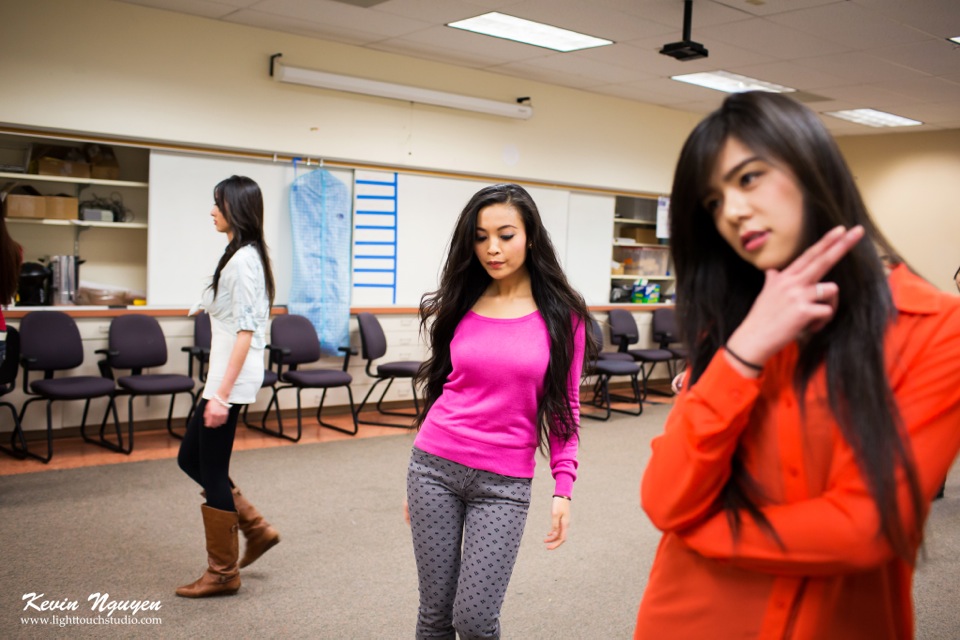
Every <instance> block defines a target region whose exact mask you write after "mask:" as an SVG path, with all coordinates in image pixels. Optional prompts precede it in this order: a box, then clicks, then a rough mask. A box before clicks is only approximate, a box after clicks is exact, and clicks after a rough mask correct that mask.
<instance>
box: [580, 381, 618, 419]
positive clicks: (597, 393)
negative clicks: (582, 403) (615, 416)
mask: <svg viewBox="0 0 960 640" xmlns="http://www.w3.org/2000/svg"><path fill="white" fill-rule="evenodd" d="M608 380H609V376H605V375H603V374H600V375H598V376H597V382H596V384H594V385H593V398H591V399H590V404H592V405H593V406H595V407H600V408H601V409H606V415H603V416H599V415H595V414H593V413H588V412H584V411H583V410H582V409H581V410H580V415H581V416H583V417H584V418H590V419H591V420H603V421H606V420H609V419H610V408H611V403H610V389H609V388H608V385H607V381H608Z"/></svg>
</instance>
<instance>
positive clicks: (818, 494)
mask: <svg viewBox="0 0 960 640" xmlns="http://www.w3.org/2000/svg"><path fill="white" fill-rule="evenodd" d="M670 225H671V246H672V251H673V257H674V262H675V265H676V274H677V305H678V317H679V318H680V321H681V326H682V331H683V333H684V335H685V336H686V337H687V339H688V341H689V343H690V344H691V346H692V348H691V354H690V363H689V365H690V366H689V367H688V371H689V374H688V376H687V379H686V380H685V381H684V384H683V389H682V390H681V392H680V394H679V396H678V397H677V400H676V404H675V406H674V408H673V410H672V412H671V414H670V417H669V418H668V420H667V423H666V426H665V430H664V433H663V434H662V435H661V436H659V437H657V438H656V439H655V440H654V441H653V444H652V448H653V452H652V456H651V459H650V462H649V464H648V466H647V469H646V471H645V473H644V477H643V483H642V487H641V498H642V502H643V507H644V509H645V511H646V512H647V514H648V515H649V517H650V519H651V520H652V521H653V523H654V524H655V525H656V526H657V527H658V528H659V529H660V530H662V531H663V537H662V539H661V542H660V546H659V548H658V550H657V556H656V558H655V560H654V564H653V568H652V570H651V574H650V579H649V581H648V584H647V587H646V589H645V592H644V596H643V600H642V602H641V604H640V610H639V613H638V616H637V626H636V631H635V638H671V639H683V638H706V637H712V638H792V639H808V638H809V639H814V638H816V639H817V640H824V639H832V638H836V639H841V638H842V639H843V640H851V639H858V638H864V639H867V638H869V639H870V640H876V639H882V638H890V639H893V638H911V637H913V606H912V601H911V579H912V575H913V568H914V564H915V561H916V557H917V550H918V547H919V545H920V543H921V540H922V532H923V523H924V520H925V518H926V515H927V512H928V509H929V505H930V501H931V499H932V498H933V496H934V494H936V492H937V490H938V488H939V487H940V483H941V482H942V480H943V478H944V477H945V475H946V473H947V470H948V469H949V467H950V465H951V463H952V462H953V460H954V457H955V456H956V454H957V451H958V450H960V429H957V426H956V425H957V424H960V298H957V297H956V296H953V295H947V294H945V293H942V292H940V291H938V290H936V289H934V288H933V287H932V286H930V285H929V284H927V283H926V282H924V281H923V280H921V279H920V278H919V277H917V276H915V275H914V274H912V273H911V272H910V271H909V269H908V268H907V267H906V265H904V264H903V262H902V260H901V259H900V258H899V257H898V256H897V255H896V253H895V252H894V251H893V249H892V247H891V246H890V245H889V244H888V243H887V241H886V240H885V239H884V238H883V236H882V234H881V233H880V231H879V229H877V227H876V225H875V224H874V223H873V221H872V220H871V219H870V217H869V214H868V213H867V211H866V208H865V206H864V204H863V201H862V199H861V197H860V194H859V192H858V191H857V188H856V186H855V184H854V180H853V177H852V176H851V174H850V171H849V169H848V168H847V166H846V164H845V163H844V161H843V158H842V156H841V155H840V152H839V150H838V149H837V147H836V144H835V143H834V141H833V139H832V138H831V136H830V134H829V133H828V132H827V131H826V129H825V128H824V126H823V125H822V123H821V122H820V121H819V119H818V117H817V116H816V114H814V113H813V112H812V111H810V110H809V109H807V108H806V107H804V106H802V105H800V104H799V103H796V102H794V101H792V100H790V99H789V98H787V97H784V96H781V95H777V94H770V93H755V92H750V93H741V94H734V95H732V96H730V97H728V98H727V99H726V101H725V102H724V104H723V106H722V107H721V108H720V109H719V110H717V111H716V112H714V113H713V114H711V115H710V116H708V117H707V118H706V119H705V120H704V121H703V122H701V123H700V124H699V125H698V126H697V128H696V129H695V130H694V132H693V133H692V134H691V135H690V137H689V139H688V140H687V142H686V144H685V145H684V148H683V151H682V153H681V156H680V160H679V163H678V166H677V171H676V174H675V177H674V183H673V193H672V196H671V221H670Z"/></svg>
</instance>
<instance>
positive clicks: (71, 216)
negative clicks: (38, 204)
mask: <svg viewBox="0 0 960 640" xmlns="http://www.w3.org/2000/svg"><path fill="white" fill-rule="evenodd" d="M44 200H46V201H47V202H46V209H47V213H46V215H45V216H44V217H45V218H47V219H51V220H76V219H77V216H78V211H79V209H80V201H79V200H78V199H77V198H70V197H66V196H44Z"/></svg>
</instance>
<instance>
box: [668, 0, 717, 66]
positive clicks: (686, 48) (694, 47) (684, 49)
mask: <svg viewBox="0 0 960 640" xmlns="http://www.w3.org/2000/svg"><path fill="white" fill-rule="evenodd" d="M692 21H693V0H684V2H683V41H682V42H671V43H670V44H665V45H663V48H662V49H660V53H662V54H663V55H665V56H670V57H671V58H676V59H677V60H681V61H684V62H686V61H687V60H696V59H698V58H706V57H707V56H708V55H710V52H709V51H707V48H706V47H704V46H703V45H702V44H700V43H699V42H694V41H693V40H691V39H690V23H691V22H692Z"/></svg>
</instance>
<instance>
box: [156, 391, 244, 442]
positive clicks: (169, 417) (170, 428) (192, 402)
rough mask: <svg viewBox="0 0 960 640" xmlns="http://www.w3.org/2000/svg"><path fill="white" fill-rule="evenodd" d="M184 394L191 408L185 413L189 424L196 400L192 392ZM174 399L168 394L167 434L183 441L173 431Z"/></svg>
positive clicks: (181, 435) (174, 397) (173, 395)
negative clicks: (187, 397)
mask: <svg viewBox="0 0 960 640" xmlns="http://www.w3.org/2000/svg"><path fill="white" fill-rule="evenodd" d="M180 393H183V392H182V391H181V392H180ZM186 393H189V394H190V407H191V408H190V411H188V412H187V421H188V422H189V419H190V418H191V414H192V413H193V407H194V406H196V402H197V399H196V397H195V396H194V395H193V391H187V392H186ZM176 399H177V394H176V393H172V394H170V410H169V411H168V412H167V433H169V434H170V435H171V436H173V437H174V438H176V439H177V440H183V434H180V433H177V432H176V431H174V430H173V403H174V402H175V401H176ZM244 410H246V407H244Z"/></svg>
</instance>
